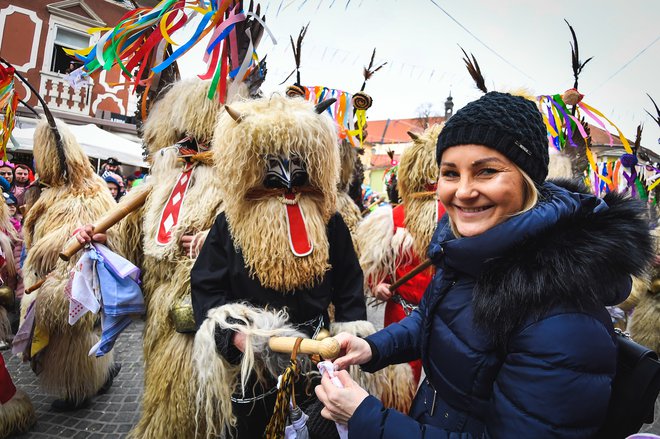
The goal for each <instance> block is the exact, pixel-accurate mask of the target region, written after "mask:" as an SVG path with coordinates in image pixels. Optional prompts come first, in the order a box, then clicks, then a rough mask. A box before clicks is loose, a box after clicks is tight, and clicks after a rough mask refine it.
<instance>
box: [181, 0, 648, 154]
mask: <svg viewBox="0 0 660 439" xmlns="http://www.w3.org/2000/svg"><path fill="white" fill-rule="evenodd" d="M261 3H262V7H263V8H264V10H265V11H266V16H267V23H268V26H269V28H270V30H271V31H272V32H273V33H274V35H275V37H276V39H277V43H278V44H277V45H273V44H272V43H271V41H270V40H269V39H268V38H267V37H266V36H264V39H263V40H262V43H261V45H260V47H259V49H258V54H259V57H260V58H263V57H264V56H265V55H268V58H267V62H268V75H267V79H266V83H265V85H264V87H263V88H264V90H265V91H266V92H267V93H269V92H272V91H282V90H284V89H285V87H286V85H287V84H290V83H292V82H293V80H292V79H289V80H288V81H287V82H286V84H284V85H279V83H280V82H282V81H284V80H285V78H286V77H287V75H288V74H289V73H290V72H291V71H292V70H293V68H294V60H293V55H292V53H291V46H290V42H289V35H293V36H294V39H295V38H296V37H297V35H298V32H299V30H300V28H301V27H302V26H303V25H305V24H307V23H308V22H309V23H310V26H309V30H308V32H307V37H306V38H305V40H304V44H303V50H302V63H301V64H302V65H301V79H302V81H301V82H302V83H303V84H304V85H325V86H328V87H332V88H338V89H342V90H346V91H348V92H355V91H358V90H359V88H360V86H361V85H362V80H363V78H362V67H363V66H364V65H366V64H367V63H368V62H369V58H370V56H371V51H372V50H373V48H374V47H375V48H376V60H377V62H384V61H387V62H388V64H387V66H385V67H384V68H383V69H382V70H381V71H379V72H378V73H376V74H375V75H374V76H373V78H372V79H371V80H370V81H369V82H368V83H367V87H366V91H367V92H368V93H369V94H370V95H371V96H372V97H373V99H374V105H373V107H372V108H371V109H370V110H369V112H368V118H369V119H371V120H379V119H387V118H407V117H415V116H416V114H417V108H418V107H419V106H420V105H422V104H425V103H431V104H432V106H433V110H435V111H436V112H437V113H438V114H440V115H442V114H444V101H445V99H446V97H447V95H448V94H449V92H450V91H451V94H452V96H453V98H454V103H455V104H456V106H455V107H454V111H456V110H457V109H459V108H460V107H462V106H463V105H465V104H466V103H468V102H470V101H472V100H474V99H477V98H478V97H479V96H480V95H481V92H480V91H479V90H477V89H476V88H475V87H474V83H473V81H472V79H471V78H470V76H469V75H468V73H467V70H466V69H465V67H464V64H463V62H462V60H461V57H462V53H461V51H460V49H459V47H458V45H460V46H462V47H463V48H464V49H465V50H466V51H467V52H468V53H469V52H472V53H473V54H474V55H475V56H476V58H477V60H478V62H479V64H480V66H481V70H482V72H483V74H484V76H485V78H486V84H487V87H488V89H489V90H500V91H506V90H510V89H515V88H520V87H526V88H528V89H529V90H530V91H531V92H532V93H534V94H536V95H539V94H554V93H561V92H563V91H564V90H566V89H568V88H571V87H572V86H573V73H572V69H571V49H570V42H571V35H570V31H569V29H568V27H567V25H566V23H564V20H563V19H564V18H565V19H567V20H568V21H569V22H570V23H571V25H572V26H573V27H574V29H575V31H576V33H577V37H578V42H579V49H580V58H581V59H582V60H585V59H587V58H588V57H592V56H593V59H592V60H591V61H590V62H589V63H588V64H587V65H586V67H585V68H584V71H583V72H582V74H581V76H580V82H579V90H580V91H581V92H582V93H584V94H585V98H584V101H585V102H586V103H587V104H589V105H591V106H593V107H595V108H597V109H599V110H601V111H602V112H603V113H604V114H605V115H606V116H607V117H608V118H610V119H611V120H612V121H613V122H614V123H616V124H617V125H618V126H619V128H621V130H622V131H623V132H624V134H625V135H626V136H627V137H629V138H633V139H634V136H635V129H636V127H637V124H638V123H640V122H642V123H644V134H643V136H642V144H643V145H644V146H646V147H649V148H652V149H654V150H656V151H659V152H660V145H659V144H658V142H659V141H660V128H659V127H658V126H657V124H656V123H655V122H654V121H653V119H651V117H650V116H649V115H648V114H646V112H645V110H648V111H650V112H651V113H652V114H655V109H654V108H653V104H652V102H651V101H650V99H649V98H648V97H647V96H646V93H649V94H650V95H651V96H653V98H654V99H655V100H656V102H657V103H658V104H659V105H660V85H659V79H658V78H659V77H660V25H659V23H660V1H658V0H626V1H622V0H600V1H596V0H579V1H576V0H571V1H568V0H554V1H543V2H542V1H532V0H460V1H459V0H453V1H447V0H408V1H403V0H272V1H262V2H261ZM450 16H451V17H453V19H452V18H450ZM175 39H176V38H175ZM201 46H202V45H199V46H198V48H195V49H193V50H192V51H191V52H189V54H187V55H186V57H185V58H184V60H185V61H184V62H181V63H179V65H180V66H181V69H182V74H183V75H184V76H192V75H194V74H200V73H203V72H204V71H205V69H204V65H203V63H202V62H201V51H202V50H203V48H202V47H201ZM486 46H487V47H486Z"/></svg>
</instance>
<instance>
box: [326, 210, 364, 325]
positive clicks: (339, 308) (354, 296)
mask: <svg viewBox="0 0 660 439" xmlns="http://www.w3.org/2000/svg"><path fill="white" fill-rule="evenodd" d="M328 239H329V240H330V264H331V265H332V303H333V304H334V305H335V320H336V321H338V322H352V321H356V320H367V307H366V304H365V299H364V289H363V288H364V277H363V276H362V269H361V268H360V263H359V262H358V258H357V255H356V254H355V249H354V248H353V240H352V239H351V234H350V232H349V231H348V227H347V226H346V223H344V220H343V219H342V218H341V216H340V215H339V214H335V215H333V217H332V218H331V219H330V222H329V224H328Z"/></svg>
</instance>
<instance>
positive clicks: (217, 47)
mask: <svg viewBox="0 0 660 439" xmlns="http://www.w3.org/2000/svg"><path fill="white" fill-rule="evenodd" d="M183 3H184V2H180V3H176V4H175V3H171V4H168V5H167V7H168V8H173V9H172V11H174V10H176V9H180V10H183V8H184V7H186V8H187V6H186V5H184V4H183ZM218 6H219V5H215V4H213V5H212V7H213V8H217V7H218ZM204 7H209V10H210V8H211V6H210V5H205V6H204ZM228 7H229V9H227V8H228ZM222 8H224V9H222V11H225V13H226V14H228V17H226V18H225V21H223V20H222V19H219V20H218V18H221V17H222V16H223V12H222V11H220V12H216V13H215V15H214V14H209V15H207V16H206V17H209V16H211V15H214V17H215V18H214V19H213V20H212V27H211V25H210V24H209V27H208V28H207V31H209V30H211V29H212V28H215V29H214V33H213V34H212V37H213V38H212V39H211V40H212V42H213V45H212V47H209V50H210V53H211V55H212V56H210V57H209V58H208V61H209V71H208V72H207V73H206V74H205V75H203V76H204V77H205V78H206V79H198V78H194V79H187V80H182V81H179V82H177V83H175V84H174V85H173V86H172V87H171V88H170V89H169V90H167V91H166V92H165V93H164V95H163V96H162V98H160V99H159V100H158V101H157V102H156V103H155V104H154V106H153V107H152V108H151V110H150V111H149V116H148V118H147V119H146V121H145V124H144V126H143V142H144V144H145V145H146V147H147V149H148V152H149V155H150V157H151V160H152V166H151V169H150V175H149V177H148V178H147V179H146V182H145V183H144V184H142V185H140V186H138V187H135V188H134V189H133V190H131V191H130V192H129V193H128V194H127V195H126V196H125V197H124V198H126V199H127V201H130V199H131V198H132V197H137V196H140V194H142V193H144V191H149V195H148V197H147V199H146V202H145V204H144V205H143V206H142V207H141V208H140V209H138V210H137V211H135V212H133V213H131V214H130V215H128V216H127V217H126V218H125V219H124V220H122V222H120V223H119V224H118V226H117V227H116V228H114V229H111V230H110V231H109V234H108V236H109V237H113V238H114V239H115V241H116V242H117V243H118V245H119V249H118V250H119V251H118V252H119V253H121V254H122V255H123V256H125V257H127V258H128V259H129V260H131V261H132V262H133V263H135V264H136V265H138V266H139V267H140V268H141V270H142V289H143V292H144V299H145V305H146V310H147V312H146V322H145V330H144V346H143V347H144V360H145V376H144V379H145V382H144V394H143V399H142V414H141V418H140V420H139V422H138V424H137V425H136V426H135V427H134V429H133V430H132V431H131V433H130V434H129V436H130V437H133V438H144V439H151V438H194V437H197V436H200V437H206V436H207V433H206V431H207V428H213V426H209V425H205V424H204V423H203V420H201V421H200V422H198V419H197V417H196V416H195V403H194V401H195V395H196V392H197V386H196V380H195V377H194V373H193V352H192V350H193V336H192V335H191V334H190V333H191V332H194V330H195V326H194V319H193V317H192V307H191V304H190V269H191V267H192V265H193V263H194V258H195V257H196V255H197V251H198V250H199V248H200V247H201V244H202V243H203V242H204V238H205V236H206V233H208V230H209V229H210V227H211V225H212V224H213V221H214V220H215V218H216V216H217V215H218V213H219V212H220V211H221V210H222V197H221V195H220V186H221V183H222V182H223V180H224V176H222V175H220V174H218V173H216V171H215V170H214V169H213V167H212V166H211V164H212V153H211V151H210V148H211V139H212V136H213V129H214V127H215V123H216V117H217V114H218V111H219V109H220V108H221V105H222V104H221V101H222V102H224V101H228V102H231V101H232V100H233V99H235V98H236V97H238V96H240V97H242V98H246V97H248V96H254V95H257V94H258V93H259V90H258V89H259V86H260V85H261V83H262V82H263V80H264V75H265V63H264V62H263V61H262V62H256V63H255V62H252V60H253V59H254V57H255V56H256V55H255V52H254V50H255V49H256V47H257V45H258V42H259V40H260V39H261V36H262V34H263V30H264V29H263V27H261V24H260V23H262V21H263V17H260V12H259V10H260V7H259V5H257V6H256V9H254V10H253V9H252V5H251V6H250V7H249V8H248V7H245V8H244V7H243V4H242V2H230V3H227V2H225V3H223V5H222ZM199 9H201V8H197V10H196V13H199ZM141 13H142V12H138V14H141ZM146 15H150V16H151V17H156V16H159V17H160V16H164V17H168V14H162V12H161V14H145V16H146ZM173 16H174V15H172V17H173ZM177 16H179V15H177ZM163 20H165V19H163ZM184 21H185V20H184ZM205 23H207V24H208V22H205ZM229 23H232V26H231V27H229V28H226V26H227V25H228V24H229ZM167 24H168V26H169V22H168V23H167ZM162 25H165V23H164V22H163V23H162ZM162 25H161V26H162ZM140 27H141V26H140ZM221 27H222V29H221ZM120 28H121V25H119V26H118V29H120ZM152 29H158V26H156V27H154V28H152ZM223 29H225V30H226V32H224V31H223ZM122 32H123V31H122ZM203 35H206V33H204V34H203ZM197 36H199V33H198V34H195V36H194V37H193V38H192V39H191V40H190V41H189V42H188V43H187V44H188V45H189V46H190V45H193V44H196V42H197V41H198V40H197ZM162 43H166V41H164V40H163V41H162ZM209 45H211V42H209ZM211 49H212V50H211ZM179 52H180V51H179ZM244 60H247V61H248V62H243V61H244ZM170 61H171V59H170ZM143 67H145V66H143ZM149 67H153V66H149ZM239 67H240V69H239ZM229 72H231V73H229ZM232 75H236V77H235V78H234V76H232ZM230 77H231V78H234V79H233V80H232V79H230ZM239 78H240V79H239ZM213 79H214V80H213ZM184 235H190V236H192V237H193V241H192V246H191V249H190V251H189V252H186V251H184V250H183V249H182V237H184Z"/></svg>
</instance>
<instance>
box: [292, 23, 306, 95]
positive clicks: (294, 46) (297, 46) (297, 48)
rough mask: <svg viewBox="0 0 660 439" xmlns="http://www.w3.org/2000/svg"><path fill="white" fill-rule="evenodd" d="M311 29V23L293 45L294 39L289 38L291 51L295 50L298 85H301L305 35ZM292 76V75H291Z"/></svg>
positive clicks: (303, 28) (303, 29)
mask: <svg viewBox="0 0 660 439" xmlns="http://www.w3.org/2000/svg"><path fill="white" fill-rule="evenodd" d="M308 28H309V23H307V25H305V26H303V27H302V29H300V33H299V34H298V40H297V41H296V43H295V44H294V43H293V37H292V36H290V37H289V38H290V39H291V49H292V50H293V58H294V59H295V60H296V84H298V85H299V84H300V53H301V52H302V42H303V39H304V38H305V35H307V29H308ZM289 76H291V75H289Z"/></svg>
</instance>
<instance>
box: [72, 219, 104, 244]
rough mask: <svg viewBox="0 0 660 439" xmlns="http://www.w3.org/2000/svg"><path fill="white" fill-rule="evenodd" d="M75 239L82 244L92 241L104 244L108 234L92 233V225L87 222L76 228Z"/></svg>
mask: <svg viewBox="0 0 660 439" xmlns="http://www.w3.org/2000/svg"><path fill="white" fill-rule="evenodd" d="M76 239H77V240H78V242H79V243H81V244H83V245H85V244H89V243H90V242H92V241H94V242H98V243H99V244H105V242H106V241H107V240H108V235H106V234H105V233H94V225H93V224H87V225H85V226H83V227H82V228H81V229H80V230H78V233H76Z"/></svg>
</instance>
